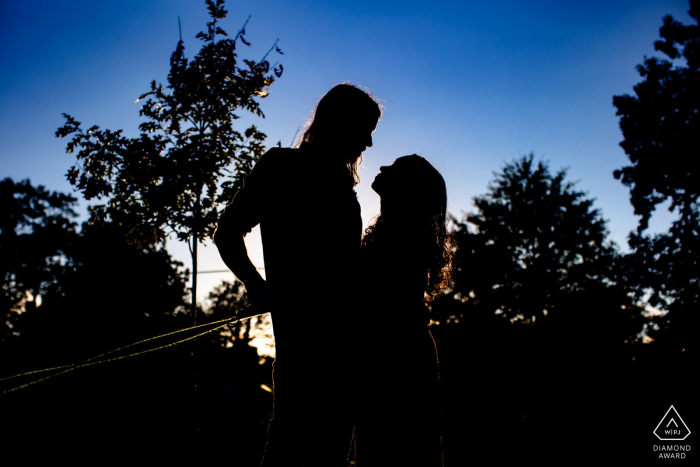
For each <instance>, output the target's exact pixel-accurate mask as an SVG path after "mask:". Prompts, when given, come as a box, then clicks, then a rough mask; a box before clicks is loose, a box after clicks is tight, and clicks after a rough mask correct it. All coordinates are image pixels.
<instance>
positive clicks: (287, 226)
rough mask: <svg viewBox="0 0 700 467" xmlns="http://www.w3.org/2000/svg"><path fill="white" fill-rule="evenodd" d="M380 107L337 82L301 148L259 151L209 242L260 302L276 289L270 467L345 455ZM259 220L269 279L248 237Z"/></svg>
mask: <svg viewBox="0 0 700 467" xmlns="http://www.w3.org/2000/svg"><path fill="white" fill-rule="evenodd" d="M380 115H381V111H380V107H379V105H378V104H377V102H375V101H374V99H373V98H372V97H371V96H370V95H368V94H367V93H365V92H364V91H363V90H361V89H359V88H357V87H355V86H352V85H349V84H339V85H337V86H335V87H334V88H333V89H331V90H330V91H329V92H328V93H327V94H326V95H325V96H323V98H322V99H321V100H320V101H319V102H318V105H317V106H316V109H315V112H314V117H313V121H312V122H311V124H310V125H309V126H308V127H307V128H306V130H305V131H304V133H303V135H302V137H301V139H300V144H299V146H298V148H296V149H289V148H285V149H282V148H273V149H270V150H269V151H268V152H267V153H266V154H265V155H263V156H262V157H261V158H260V160H259V161H258V163H257V164H256V165H255V167H254V168H253V170H252V172H251V173H250V175H248V177H247V178H246V179H245V185H244V187H243V189H242V190H240V191H239V192H238V193H237V194H236V196H235V198H234V199H233V201H232V203H231V205H230V206H229V207H228V208H227V209H226V211H225V212H224V214H223V215H222V217H221V219H220V221H219V226H218V228H217V232H216V234H215V238H214V240H215V242H216V245H217V247H218V249H219V252H220V254H221V257H222V259H223V260H224V262H225V263H226V265H227V266H228V267H229V268H230V269H231V271H233V273H234V274H235V275H236V277H237V278H238V279H239V280H241V281H242V282H243V283H244V284H245V286H246V290H247V291H248V294H249V295H250V296H251V297H252V300H253V303H255V302H258V303H261V302H264V301H265V299H266V298H267V297H270V296H271V297H272V300H271V301H270V303H269V305H267V306H269V309H270V311H271V315H272V325H273V330H274V335H275V348H276V359H275V363H274V373H273V375H274V416H273V418H272V420H271V422H270V427H269V429H268V440H267V446H266V448H265V456H264V459H263V465H264V466H277V465H284V466H285V467H286V466H301V465H305V466H324V467H333V466H336V465H338V466H345V465H346V463H347V455H348V452H349V449H350V444H351V439H352V429H353V420H352V418H351V413H350V410H349V397H350V394H349V393H348V391H349V387H348V385H347V384H345V382H344V379H346V378H347V369H348V366H349V349H350V336H349V328H348V326H347V323H348V321H349V316H350V314H351V312H352V311H354V310H353V309H352V307H351V302H350V298H352V297H353V296H355V295H356V294H357V288H358V284H357V280H358V275H357V271H356V266H357V256H358V254H359V249H360V243H361V239H362V219H361V217H360V205H359V203H358V202H357V196H356V194H355V191H354V189H353V188H354V186H355V185H356V184H357V183H358V182H359V177H358V174H357V167H358V165H359V164H360V161H361V157H362V152H363V151H364V150H365V149H366V148H367V147H370V146H372V132H373V131H374V130H375V128H376V126H377V122H378V120H379V117H380ZM257 224H260V232H261V236H262V243H263V253H264V258H265V275H266V280H263V278H262V277H261V276H260V274H259V273H258V271H257V270H256V268H255V266H254V265H253V264H252V263H251V261H250V259H249V258H248V253H247V251H246V247H245V243H244V240H243V237H244V236H245V235H246V234H247V233H248V232H250V230H251V229H252V228H253V227H254V226H256V225H257ZM243 403H245V402H243Z"/></svg>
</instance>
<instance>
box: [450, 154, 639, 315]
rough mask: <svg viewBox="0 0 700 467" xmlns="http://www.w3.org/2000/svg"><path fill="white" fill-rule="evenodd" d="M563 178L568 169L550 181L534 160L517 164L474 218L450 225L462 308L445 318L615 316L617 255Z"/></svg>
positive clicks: (500, 176) (595, 215)
mask: <svg viewBox="0 0 700 467" xmlns="http://www.w3.org/2000/svg"><path fill="white" fill-rule="evenodd" d="M565 178H566V170H561V171H559V172H557V173H556V174H551V173H550V172H549V169H548V167H547V165H546V164H545V163H543V162H538V163H535V162H534V160H533V156H532V155H530V156H527V157H523V158H521V159H519V160H516V161H514V162H512V163H508V164H506V165H505V167H504V168H503V170H502V171H501V172H499V173H497V174H495V179H494V180H493V182H492V183H491V184H490V185H489V187H488V193H487V194H486V195H483V196H478V197H476V198H475V199H474V204H475V207H476V213H473V214H468V215H466V216H465V217H464V219H463V220H462V221H461V222H460V221H457V220H456V219H455V220H454V221H453V222H454V233H453V235H454V240H455V242H456V244H457V252H456V255H455V260H456V269H457V271H456V274H455V281H454V292H455V294H456V298H458V299H459V301H460V302H462V303H463V306H462V307H460V308H459V310H458V312H457V313H458V314H456V315H455V314H454V311H453V316H451V317H450V318H448V319H452V320H455V319H459V318H460V317H464V318H469V317H470V316H472V317H474V316H486V317H487V318H486V319H492V320H493V319H504V320H508V321H510V322H511V323H515V324H518V325H520V324H525V325H527V324H535V323H538V324H539V323H540V322H542V321H544V322H547V321H548V320H552V319H562V318H564V319H568V318H570V317H571V315H576V314H577V311H580V312H585V311H590V312H600V311H601V310H602V309H603V308H615V307H617V309H616V311H617V312H619V311H620V309H621V307H622V304H624V303H625V302H626V300H625V294H624V293H620V292H619V291H616V292H613V291H612V290H613V289H612V287H613V285H614V281H613V280H612V267H613V264H614V260H615V254H616V253H615V248H614V245H613V244H612V243H611V242H609V241H608V240H607V230H606V228H605V221H604V220H603V219H602V217H601V215H600V213H599V211H598V210H597V209H595V208H594V207H593V200H591V199H588V198H586V196H585V194H584V193H583V192H580V191H576V190H575V189H574V184H573V183H571V182H568V181H566V180H565ZM611 295H616V296H617V299H616V300H614V301H615V304H613V303H610V299H611ZM584 297H585V298H586V299H585V300H583V298H584ZM584 301H585V302H586V304H587V305H586V306H583V302H584ZM586 307H590V308H589V309H587V310H586V309H585V308H586ZM582 308H584V309H582ZM579 317H580V316H577V318H579Z"/></svg>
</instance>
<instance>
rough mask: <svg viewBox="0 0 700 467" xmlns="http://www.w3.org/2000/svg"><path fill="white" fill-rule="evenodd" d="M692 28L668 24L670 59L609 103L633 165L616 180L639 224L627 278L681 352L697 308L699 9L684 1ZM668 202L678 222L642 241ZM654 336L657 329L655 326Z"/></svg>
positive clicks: (665, 44)
mask: <svg viewBox="0 0 700 467" xmlns="http://www.w3.org/2000/svg"><path fill="white" fill-rule="evenodd" d="M689 14H690V16H691V17H692V18H693V19H694V20H695V24H691V25H683V24H681V23H680V22H678V21H676V20H674V19H673V17H672V16H670V15H669V16H666V17H664V19H663V26H662V27H661V29H660V35H661V38H662V39H663V40H659V41H656V42H655V43H654V47H655V49H656V50H658V51H660V52H662V53H663V54H665V55H666V57H667V58H668V59H659V58H656V57H652V58H646V57H645V60H644V62H643V63H642V64H641V65H638V66H637V70H638V71H639V74H640V76H641V77H642V78H643V80H642V81H641V82H639V83H638V84H636V85H635V86H634V93H635V95H634V96H630V95H623V96H615V97H614V98H613V104H614V105H615V107H617V115H619V116H620V129H621V130H622V134H623V136H624V141H622V142H621V143H620V146H622V148H623V149H624V150H625V153H626V154H627V155H628V157H629V160H630V162H631V165H630V166H627V167H623V168H622V169H620V170H617V171H615V172H614V176H615V177H616V178H618V179H621V181H622V183H624V184H625V185H626V186H628V187H629V188H630V195H631V201H632V205H633V206H634V209H635V213H636V214H638V215H640V216H641V219H640V221H639V226H638V229H637V232H636V233H632V234H631V235H630V241H629V244H630V247H631V248H632V249H633V254H632V255H630V256H629V258H627V263H628V264H627V267H626V270H625V273H624V274H625V277H626V281H627V282H628V284H630V287H631V289H632V290H633V291H634V292H635V294H636V296H637V298H638V299H640V300H642V299H643V300H644V301H646V302H647V303H648V304H649V305H651V306H653V307H657V308H661V309H662V310H665V311H669V312H671V313H669V314H668V315H667V316H666V317H664V318H656V321H660V322H661V323H660V324H661V327H662V328H665V329H666V330H668V329H669V328H670V327H669V323H670V322H671V321H674V322H675V323H676V324H675V326H674V329H673V330H672V332H671V334H666V338H667V339H666V340H667V342H670V341H673V345H676V346H679V347H684V346H687V344H688V341H689V340H692V337H691V336H690V335H688V330H689V329H694V327H695V323H696V322H697V317H696V316H695V315H697V308H698V305H700V274H699V273H698V271H700V210H699V209H698V195H699V194H700V183H699V181H700V171H698V160H699V157H700V147H699V146H698V135H700V114H699V109H700V93H698V91H697V90H698V88H700V70H699V68H698V67H699V66H700V55H699V54H700V49H699V48H698V47H699V46H700V25H699V23H698V22H699V21H700V1H698V0H691V1H690V11H689ZM664 201H670V208H669V209H670V210H673V211H675V212H676V213H677V214H678V219H677V220H676V221H675V222H673V224H672V226H671V228H670V229H669V231H668V232H666V233H661V234H657V235H654V236H648V235H644V230H645V229H646V228H647V226H648V222H649V218H650V217H651V215H652V213H653V211H654V209H655V208H656V206H657V205H658V204H659V203H662V202H664ZM654 327H656V328H657V329H658V328H659V326H658V325H655V326H654Z"/></svg>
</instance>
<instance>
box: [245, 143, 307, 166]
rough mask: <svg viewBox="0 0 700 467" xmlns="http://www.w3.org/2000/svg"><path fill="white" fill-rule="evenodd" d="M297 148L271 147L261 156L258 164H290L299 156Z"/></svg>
mask: <svg viewBox="0 0 700 467" xmlns="http://www.w3.org/2000/svg"><path fill="white" fill-rule="evenodd" d="M298 151H299V150H298V149H295V148H271V149H269V150H268V151H267V152H266V153H265V154H263V155H262V156H261V157H260V160H258V162H257V164H255V165H256V166H270V167H272V166H280V165H288V164H290V163H291V162H292V161H293V160H294V158H295V157H297V156H298Z"/></svg>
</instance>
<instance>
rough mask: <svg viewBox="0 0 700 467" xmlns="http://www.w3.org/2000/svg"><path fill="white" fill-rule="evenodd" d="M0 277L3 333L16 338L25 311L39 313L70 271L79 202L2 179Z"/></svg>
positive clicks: (26, 181) (21, 183)
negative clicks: (52, 289) (52, 288)
mask: <svg viewBox="0 0 700 467" xmlns="http://www.w3.org/2000/svg"><path fill="white" fill-rule="evenodd" d="M0 201H1V202H2V207H3V208H2V213H1V214H0V274H2V292H3V293H2V302H3V303H2V312H3V314H4V315H5V322H4V323H3V324H4V327H3V328H4V332H3V333H2V335H1V336H0V338H2V339H3V340H4V338H5V336H8V335H11V334H16V333H18V330H17V328H16V326H15V325H16V320H17V317H18V315H19V314H20V313H24V312H28V311H32V310H35V309H36V308H37V306H38V304H39V303H40V302H41V300H42V297H43V296H44V295H45V294H46V292H47V290H48V288H49V287H50V286H51V285H52V284H55V283H56V282H57V281H58V278H59V277H60V276H61V275H62V274H63V272H64V271H65V269H66V268H69V267H71V263H72V251H73V250H74V247H75V242H76V240H77V235H78V234H77V230H76V224H75V222H74V220H73V219H74V218H75V217H77V215H76V213H75V211H74V210H73V208H74V207H75V205H76V199H75V198H73V197H72V196H70V195H66V194H64V193H57V192H50V191H48V190H46V189H45V188H44V187H43V186H41V185H40V186H38V187H34V186H32V185H31V184H30V182H29V180H24V181H21V182H19V183H15V182H13V181H12V180H11V179H9V178H6V179H5V180H2V181H0Z"/></svg>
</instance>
